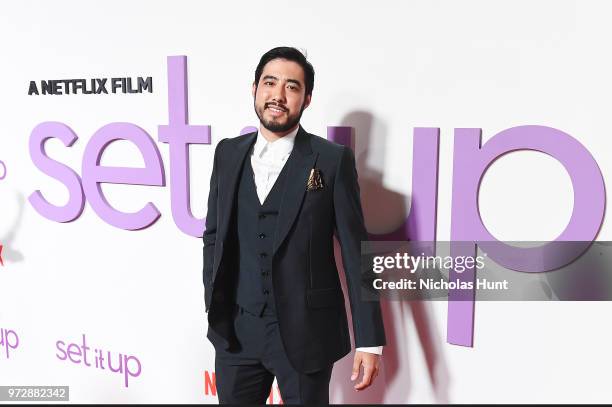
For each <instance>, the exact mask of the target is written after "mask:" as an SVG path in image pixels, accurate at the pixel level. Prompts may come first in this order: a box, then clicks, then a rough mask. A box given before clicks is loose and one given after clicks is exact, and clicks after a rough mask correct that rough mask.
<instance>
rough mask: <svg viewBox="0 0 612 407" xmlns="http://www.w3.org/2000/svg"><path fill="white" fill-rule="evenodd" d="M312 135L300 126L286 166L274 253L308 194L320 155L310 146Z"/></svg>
mask: <svg viewBox="0 0 612 407" xmlns="http://www.w3.org/2000/svg"><path fill="white" fill-rule="evenodd" d="M311 137H313V136H312V135H310V134H308V133H306V131H305V130H304V129H303V128H302V126H300V128H299V130H298V132H297V135H296V136H295V144H294V145H293V151H292V153H291V156H290V157H289V159H288V160H287V163H286V164H285V165H287V166H288V168H287V178H286V179H285V185H284V191H283V195H282V198H281V205H280V209H279V213H278V219H277V222H278V223H277V225H276V233H275V234H274V245H273V251H272V253H273V254H274V253H276V250H278V248H279V247H280V245H281V244H282V243H283V241H284V240H285V238H286V237H287V234H288V233H289V230H290V229H291V226H292V225H293V222H294V221H295V218H296V216H297V215H298V213H299V211H300V207H301V206H302V201H303V200H304V195H305V194H306V183H307V182H308V177H309V175H310V170H311V169H312V168H313V166H314V164H315V161H316V158H317V156H318V154H313V151H312V147H311V145H310V138H311Z"/></svg>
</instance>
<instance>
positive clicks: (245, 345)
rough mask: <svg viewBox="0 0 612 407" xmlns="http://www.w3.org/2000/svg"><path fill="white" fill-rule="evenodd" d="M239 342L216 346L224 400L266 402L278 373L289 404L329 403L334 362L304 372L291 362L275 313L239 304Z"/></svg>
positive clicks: (236, 316) (218, 379) (217, 372)
mask: <svg viewBox="0 0 612 407" xmlns="http://www.w3.org/2000/svg"><path fill="white" fill-rule="evenodd" d="M234 329H235V333H236V337H237V339H238V343H239V346H238V348H237V349H233V350H231V351H228V350H225V349H221V347H219V346H216V347H215V350H216V355H215V377H216V385H217V394H218V396H219V403H220V404H265V403H266V399H267V397H268V395H269V394H270V390H271V388H272V382H273V381H274V377H275V376H276V380H277V382H278V387H279V389H280V393H281V397H282V399H283V402H284V403H286V404H329V380H330V378H331V372H332V367H333V365H332V366H329V368H327V369H323V370H321V371H318V372H315V373H311V374H303V373H299V372H297V371H296V370H295V369H294V368H293V366H291V364H290V363H289V360H288V359H287V355H286V354H285V349H284V346H283V343H282V340H281V336H280V332H279V329H278V321H277V319H276V316H274V315H264V316H261V317H259V316H256V315H253V314H251V313H249V312H247V311H246V310H244V309H243V308H240V307H239V306H236V310H235V312H234Z"/></svg>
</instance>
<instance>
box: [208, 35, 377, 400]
mask: <svg viewBox="0 0 612 407" xmlns="http://www.w3.org/2000/svg"><path fill="white" fill-rule="evenodd" d="M313 84H314V69H313V67H312V65H311V64H310V63H309V62H308V61H307V60H306V57H305V56H304V55H303V54H302V53H301V52H300V51H299V50H297V49H295V48H289V47H279V48H274V49H272V50H270V51H268V52H267V53H266V54H264V55H263V56H262V58H261V60H260V62H259V64H258V66H257V69H256V71H255V81H254V83H253V97H254V105H255V112H256V113H257V116H258V117H259V120H260V129H259V131H258V132H255V133H250V134H245V135H242V136H239V137H236V138H232V139H224V140H221V141H220V142H219V143H218V145H217V148H216V150H215V157H214V164H213V171H212V175H211V180H210V192H209V197H208V213H207V216H206V230H205V232H204V237H203V240H204V287H205V304H206V311H207V312H208V324H209V328H208V338H209V339H210V341H211V342H212V343H213V345H214V347H215V351H216V356H215V371H216V384H217V391H218V395H219V401H220V402H221V403H265V400H266V397H267V396H268V394H269V392H270V388H271V385H272V382H273V380H274V377H275V376H276V378H277V381H278V385H279V388H280V392H281V396H282V398H283V400H284V402H285V403H328V402H329V380H330V376H331V371H332V367H333V364H334V362H336V361H337V360H339V359H340V358H342V357H343V356H345V355H346V354H347V353H349V352H350V349H351V344H350V338H349V332H348V323H347V316H346V310H345V308H344V296H343V294H342V289H341V285H340V280H339V276H338V270H337V269H336V263H335V259H334V244H333V236H334V234H336V236H337V237H338V240H339V242H340V247H341V249H342V250H341V251H342V260H343V264H344V269H345V275H346V280H347V287H348V294H349V300H350V306H351V311H352V317H353V333H354V338H355V346H356V347H357V351H356V353H355V359H354V366H353V375H352V377H351V380H356V379H357V377H358V375H359V373H360V370H361V369H362V370H363V376H362V378H361V381H360V382H358V383H357V384H356V385H355V389H356V390H362V389H365V388H366V387H368V386H369V385H370V384H371V383H372V380H374V378H375V377H376V375H377V373H378V369H379V358H380V354H381V352H382V345H384V344H385V333H384V328H383V323H382V318H381V313H380V306H379V303H378V302H377V301H365V300H362V298H361V289H362V280H363V279H364V275H362V271H361V267H360V259H361V256H360V246H361V241H362V240H367V239H368V237H367V232H366V229H365V226H364V220H363V213H362V209H361V203H360V198H359V185H358V183H357V172H356V169H355V158H354V155H353V152H352V151H351V150H350V149H349V148H346V147H344V146H341V145H338V144H335V143H332V142H330V141H327V140H325V139H323V138H320V137H317V136H314V135H312V134H309V133H307V132H306V131H305V130H304V129H303V128H302V127H301V126H300V124H299V121H300V118H301V115H302V112H303V111H304V109H306V108H307V107H308V105H309V104H310V101H311V97H312V89H313ZM365 274H367V273H365Z"/></svg>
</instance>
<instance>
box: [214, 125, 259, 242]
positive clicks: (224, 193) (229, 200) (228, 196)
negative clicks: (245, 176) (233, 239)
mask: <svg viewBox="0 0 612 407" xmlns="http://www.w3.org/2000/svg"><path fill="white" fill-rule="evenodd" d="M256 139H257V132H255V133H251V134H248V135H247V136H246V137H245V138H244V139H243V140H241V141H240V142H239V143H238V145H237V146H236V149H235V150H234V152H233V154H232V155H231V156H230V157H229V158H228V160H229V161H228V162H230V163H232V166H231V170H230V172H229V173H228V174H227V176H226V177H225V179H221V180H220V182H219V188H220V194H219V195H220V198H221V199H220V202H219V221H220V223H219V236H220V239H221V241H222V242H224V241H225V238H226V236H227V228H228V226H229V221H230V218H231V216H232V208H233V207H234V200H235V198H236V188H237V187H238V179H239V178H240V170H241V169H242V165H243V163H244V160H245V158H247V157H248V156H249V154H248V153H249V152H250V151H251V146H252V145H253V144H254V143H255V140H256Z"/></svg>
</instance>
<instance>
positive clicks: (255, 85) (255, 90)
mask: <svg viewBox="0 0 612 407" xmlns="http://www.w3.org/2000/svg"><path fill="white" fill-rule="evenodd" d="M252 93H253V99H255V93H257V84H256V83H255V82H253V92H252Z"/></svg>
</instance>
